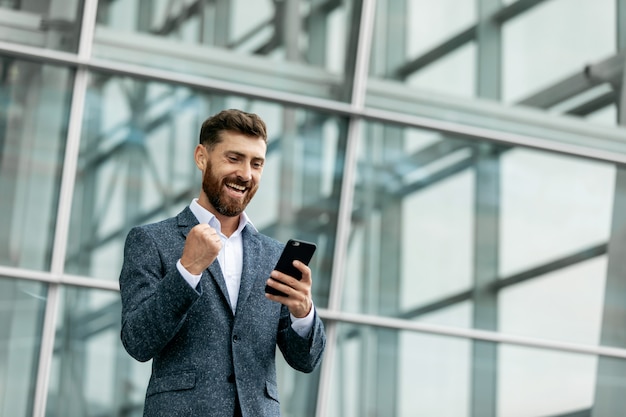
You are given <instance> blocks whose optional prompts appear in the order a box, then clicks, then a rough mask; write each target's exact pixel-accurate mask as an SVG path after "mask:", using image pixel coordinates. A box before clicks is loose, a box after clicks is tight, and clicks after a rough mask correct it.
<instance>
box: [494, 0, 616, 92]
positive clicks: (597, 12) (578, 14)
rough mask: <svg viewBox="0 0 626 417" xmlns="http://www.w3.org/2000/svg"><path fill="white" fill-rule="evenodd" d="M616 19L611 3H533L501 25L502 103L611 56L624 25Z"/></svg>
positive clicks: (606, 0)
mask: <svg viewBox="0 0 626 417" xmlns="http://www.w3.org/2000/svg"><path fill="white" fill-rule="evenodd" d="M616 15H617V14H616V2H615V1H613V0H598V1H594V2H593V4H592V3H589V2H588V1H586V0H551V1H542V2H537V4H536V6H534V7H532V8H530V9H529V10H528V11H526V12H525V13H523V14H521V15H519V16H517V17H516V18H514V19H513V20H510V21H508V22H506V23H505V24H504V25H503V26H502V100H503V101H505V102H509V103H514V102H520V101H523V100H525V99H527V98H529V97H532V96H533V95H534V94H536V93H538V92H540V91H541V90H543V89H545V88H547V87H549V86H552V85H555V84H557V83H558V82H559V81H562V80H564V79H566V78H568V77H570V76H571V75H573V74H582V73H583V71H584V70H585V67H586V66H587V65H589V64H593V63H596V62H599V61H601V60H604V59H606V58H609V57H611V56H612V55H614V54H615V53H616V52H617V50H618V47H617V44H616V40H617V39H618V36H617V33H618V28H617V24H618V23H619V24H621V25H625V24H626V23H625V22H624V21H623V20H622V21H621V22H619V21H618V18H617V17H616ZM564 16H567V18H564ZM622 29H623V28H622ZM564 39H567V42H563V40H564ZM555 50H558V51H559V53H558V54H555V53H554V51H555Z"/></svg>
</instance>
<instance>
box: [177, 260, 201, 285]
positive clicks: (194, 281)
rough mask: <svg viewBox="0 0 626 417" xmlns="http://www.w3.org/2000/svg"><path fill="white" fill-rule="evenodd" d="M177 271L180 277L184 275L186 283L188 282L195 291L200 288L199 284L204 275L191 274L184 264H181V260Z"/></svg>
mask: <svg viewBox="0 0 626 417" xmlns="http://www.w3.org/2000/svg"><path fill="white" fill-rule="evenodd" d="M176 269H178V272H180V275H182V276H183V278H184V279H185V281H187V284H189V285H190V286H191V288H193V289H194V290H195V289H196V287H197V286H198V283H199V282H200V278H202V274H200V275H194V274H192V273H191V272H189V271H187V270H186V269H185V267H184V266H183V264H182V263H181V262H180V259H179V260H178V262H176Z"/></svg>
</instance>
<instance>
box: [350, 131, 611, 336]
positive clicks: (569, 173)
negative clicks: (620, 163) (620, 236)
mask: <svg viewBox="0 0 626 417" xmlns="http://www.w3.org/2000/svg"><path fill="white" fill-rule="evenodd" d="M358 154H359V156H358V172H357V176H356V182H355V194H354V195H355V199H354V212H353V216H352V219H353V222H352V226H351V239H350V241H349V248H348V259H347V266H346V271H345V273H344V276H345V283H343V285H342V288H343V290H342V299H343V304H342V308H343V309H344V310H346V311H352V312H359V313H365V314H376V315H385V316H392V317H399V318H407V319H413V320H420V321H429V320H431V318H430V316H429V314H432V313H435V312H438V311H443V310H445V309H447V308H450V307H452V306H458V305H459V304H460V303H463V302H467V301H471V302H472V303H473V304H472V305H473V307H472V309H473V312H472V313H468V315H467V320H464V321H460V322H459V321H457V322H450V323H448V322H446V323H440V324H446V325H452V326H461V327H465V326H469V327H473V328H477V329H484V330H491V331H500V332H504V333H510V334H515V335H518V336H525V337H533V338H545V339H553V340H561V341H567V342H574V343H581V344H586V345H599V344H604V342H602V341H601V340H600V333H601V329H602V326H603V320H604V321H605V322H606V323H605V326H613V327H611V328H614V326H615V323H613V322H612V321H610V320H608V321H607V320H606V319H605V318H604V317H603V314H604V313H603V312H604V311H605V309H606V308H609V309H610V310H611V311H616V307H615V306H610V305H608V304H607V305H605V294H609V293H613V292H614V290H613V289H612V288H619V283H618V282H614V283H611V282H610V281H609V280H607V265H610V263H611V259H608V257H607V256H606V255H607V244H608V243H609V241H610V239H611V225H612V222H616V223H615V225H614V226H613V227H616V231H617V232H619V226H618V225H619V224H621V223H620V222H621V220H620V219H621V217H620V216H618V217H615V220H613V215H614V208H613V204H614V199H615V198H616V194H615V188H616V181H615V175H616V168H615V166H614V165H612V164H609V163H602V162H598V161H592V160H586V159H582V158H574V157H569V156H564V155H559V154H554V153H549V152H543V151H537V150H530V149H524V148H519V147H517V148H516V147H506V146H502V145H494V144H489V143H488V142H482V143H481V142H479V141H471V142H470V141H464V140H460V139H455V138H451V137H446V136H442V135H439V134H436V133H433V132H428V131H422V130H416V129H409V128H399V127H394V126H388V125H383V124H378V123H371V124H367V125H366V128H365V129H364V137H363V138H362V140H361V142H360V148H359V151H358ZM622 187H623V186H622ZM620 195H621V194H618V195H617V196H620ZM619 212H621V211H619V210H618V212H617V213H619ZM617 248H618V247H616V249H617ZM618 257H619V256H618ZM616 286H617V287H616ZM531 306H532V307H531ZM581 306H584V308H581ZM620 308H621V307H620ZM620 311H623V309H622V310H620Z"/></svg>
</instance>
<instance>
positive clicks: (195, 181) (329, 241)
mask: <svg viewBox="0 0 626 417" xmlns="http://www.w3.org/2000/svg"><path fill="white" fill-rule="evenodd" d="M91 77H92V82H91V83H90V85H91V87H90V90H89V91H88V95H87V105H86V111H85V122H84V129H83V138H82V141H81V149H80V156H79V173H78V177H77V184H76V187H75V193H74V201H73V210H72V217H71V228H70V234H71V237H70V239H69V245H68V258H67V271H68V272H69V273H73V274H79V275H85V276H90V277H98V278H103V279H110V280H117V278H118V276H119V271H120V268H121V262H122V249H123V245H124V240H125V238H126V234H127V232H128V230H129V229H130V227H132V226H134V225H138V224H142V223H147V222H150V221H156V220H161V219H164V218H166V217H170V216H174V215H176V214H178V212H179V211H180V210H182V208H184V207H185V206H186V205H187V204H189V203H190V201H191V199H192V198H195V197H197V196H198V193H199V189H200V174H199V172H200V171H199V170H198V169H197V168H196V166H195V163H194V161H193V151H194V148H195V146H196V144H197V143H198V132H199V130H200V125H201V124H202V122H203V121H204V120H205V119H206V118H207V117H208V116H209V115H211V114H214V113H217V112H218V111H219V110H222V109H223V108H242V109H246V110H248V111H252V112H254V113H257V114H259V115H260V116H261V117H262V118H263V119H264V120H265V122H266V124H267V126H268V151H267V155H266V157H267V161H266V164H265V168H264V172H263V180H262V183H261V189H260V191H259V192H258V193H257V194H256V196H255V198H254V199H253V200H252V202H251V203H250V206H249V207H248V209H247V213H248V215H249V216H250V218H251V220H252V222H253V223H254V225H255V226H256V227H257V229H259V231H261V232H263V233H266V234H268V235H270V236H272V237H275V238H277V239H279V240H282V241H287V239H289V238H291V237H299V238H301V239H304V240H309V241H313V242H316V243H317V244H318V251H317V253H316V254H315V256H314V258H313V263H312V264H311V267H312V269H313V270H314V279H315V280H316V283H315V285H314V286H313V289H314V291H315V293H314V295H315V302H316V304H317V305H320V306H323V305H326V303H327V298H328V287H329V281H330V269H331V266H332V255H333V251H334V237H335V230H336V223H337V222H336V213H337V207H338V204H339V190H340V188H341V177H342V175H343V157H344V149H345V131H346V129H345V126H346V124H345V121H344V120H343V119H339V118H337V117H331V116H326V115H324V114H321V113H316V112H312V111H305V110H300V109H289V108H283V107H281V106H279V105H277V104H271V103H267V102H260V101H248V100H245V99H242V98H237V97H223V96H217V95H209V94H204V93H202V92H198V91H197V90H192V89H189V88H186V87H180V86H174V85H168V84H163V83H156V82H145V81H139V80H133V79H129V78H122V77H110V76H101V75H99V74H92V75H91Z"/></svg>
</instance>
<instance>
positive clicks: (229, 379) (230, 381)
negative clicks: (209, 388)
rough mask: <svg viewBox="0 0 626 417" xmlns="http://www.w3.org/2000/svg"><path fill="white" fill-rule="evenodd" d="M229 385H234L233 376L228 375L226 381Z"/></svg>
mask: <svg viewBox="0 0 626 417" xmlns="http://www.w3.org/2000/svg"><path fill="white" fill-rule="evenodd" d="M226 380H227V381H228V382H229V383H231V384H234V383H235V374H230V375H228V378H227V379H226Z"/></svg>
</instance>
